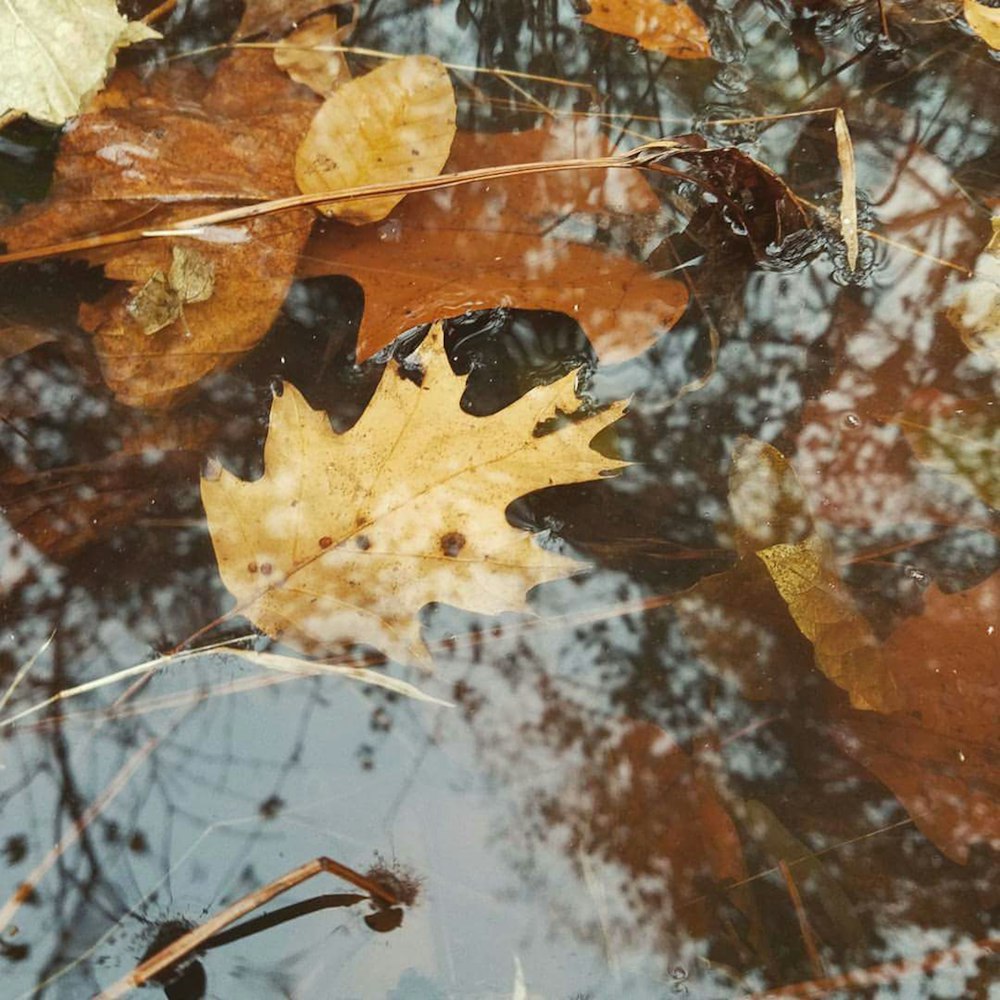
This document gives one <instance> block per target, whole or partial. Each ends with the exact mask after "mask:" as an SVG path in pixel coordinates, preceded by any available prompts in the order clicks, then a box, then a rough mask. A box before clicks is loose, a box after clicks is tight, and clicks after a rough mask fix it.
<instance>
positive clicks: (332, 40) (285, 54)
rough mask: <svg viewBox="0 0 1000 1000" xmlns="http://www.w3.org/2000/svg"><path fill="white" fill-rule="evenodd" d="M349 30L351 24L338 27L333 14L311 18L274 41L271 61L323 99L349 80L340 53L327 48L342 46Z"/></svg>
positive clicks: (345, 61) (345, 62) (344, 60)
mask: <svg viewBox="0 0 1000 1000" xmlns="http://www.w3.org/2000/svg"><path fill="white" fill-rule="evenodd" d="M353 28H354V24H353V23H348V24H345V25H342V26H339V25H338V24H337V18H336V17H334V15H333V14H321V15H320V16H319V17H314V18H311V19H310V20H308V21H307V22H306V23H305V24H304V25H302V27H301V28H298V29H297V30H296V31H293V32H292V33H291V34H290V35H289V36H288V37H287V38H283V39H282V40H281V41H280V42H278V44H277V46H276V47H275V49H274V61H275V63H276V64H277V65H278V66H279V67H280V68H281V69H283V70H284V71H285V72H286V73H287V74H288V75H289V76H290V77H291V78H292V79H293V80H296V81H298V82H299V83H303V84H305V85H306V86H307V87H308V88H309V89H310V90H314V91H316V93H317V94H319V95H320V96H322V97H326V96H327V95H328V94H332V93H333V92H334V91H335V90H336V89H337V87H339V86H340V85H341V84H342V83H346V82H347V81H348V80H349V79H350V78H351V71H350V70H349V69H348V68H347V60H346V59H344V54H343V52H332V51H330V47H331V46H336V45H343V44H344V41H345V39H346V38H347V36H348V35H349V34H350V33H351V31H352V30H353Z"/></svg>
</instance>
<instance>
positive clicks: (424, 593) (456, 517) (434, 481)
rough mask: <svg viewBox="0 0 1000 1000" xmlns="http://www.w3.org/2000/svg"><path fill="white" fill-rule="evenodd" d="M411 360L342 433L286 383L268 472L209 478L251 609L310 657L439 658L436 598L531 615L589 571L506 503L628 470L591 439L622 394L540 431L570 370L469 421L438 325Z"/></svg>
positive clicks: (214, 516)
mask: <svg viewBox="0 0 1000 1000" xmlns="http://www.w3.org/2000/svg"><path fill="white" fill-rule="evenodd" d="M414 364H416V365H418V366H420V369H421V372H420V377H419V383H420V384H419V385H418V384H416V382H414V381H413V380H412V379H410V378H408V377H404V376H403V374H402V372H401V371H393V370H391V368H390V369H389V370H387V371H386V373H385V375H384V376H383V378H382V382H381V384H380V385H379V388H378V390H377V392H376V393H375V396H374V398H373V399H372V401H371V403H370V404H369V406H368V409H367V410H366V411H365V413H364V414H363V415H362V417H361V419H360V420H359V421H358V423H357V424H355V426H354V427H352V428H351V429H350V430H349V431H347V432H346V433H344V434H335V433H334V432H333V431H332V430H331V429H330V426H329V422H328V420H327V417H326V414H325V413H323V412H322V411H317V410H313V409H312V408H310V407H309V405H308V404H307V403H306V402H305V400H304V399H303V398H302V396H301V395H300V394H299V392H298V391H297V390H296V389H295V388H294V386H292V385H289V384H286V386H285V389H284V392H283V394H282V395H280V396H278V397H277V398H276V399H275V400H274V403H273V405H272V408H271V421H270V427H269V430H268V436H267V441H266V444H265V447H264V474H263V476H262V477H261V478H260V479H258V480H257V481H256V482H245V481H242V480H240V479H237V478H236V477H234V476H232V475H231V474H229V473H228V472H225V471H222V472H220V473H219V474H218V475H217V476H207V477H206V478H203V479H202V484H201V492H202V500H203V502H204V505H205V511H206V514H207V516H208V526H209V530H210V532H211V536H212V543H213V545H214V547H215V555H216V558H217V560H218V563H219V572H220V573H221V575H222V580H223V582H224V583H225V585H226V586H227V587H228V588H229V590H230V591H231V593H232V594H233V595H234V596H235V597H236V599H237V602H238V605H237V606H238V609H239V611H240V613H241V614H243V615H245V616H246V617H247V618H249V619H250V620H251V621H252V622H254V624H255V625H257V626H258V627H259V628H261V629H263V630H264V631H265V632H267V633H268V634H269V635H271V636H273V637H275V638H277V637H280V638H281V639H282V640H283V641H284V642H287V643H289V644H290V645H292V646H295V647H297V648H298V649H300V650H303V651H304V652H306V653H310V654H315V653H318V652H326V651H330V650H338V651H339V650H342V649H343V648H344V647H346V646H349V645H352V644H365V645H368V646H374V647H375V648H376V649H378V650H380V651H381V652H383V653H385V654H386V655H387V656H390V657H391V658H393V659H394V660H396V661H398V662H402V663H415V664H420V665H428V664H429V659H430V658H429V654H428V652H427V649H426V646H425V645H424V643H423V640H422V638H421V635H420V623H419V620H418V612H419V611H420V609H421V607H423V606H424V605H425V604H428V603H431V602H445V603H448V604H452V605H456V606H458V607H463V608H468V609H469V610H472V611H476V612H480V613H483V614H497V613H499V612H502V611H525V610H527V604H526V602H525V594H526V591H527V590H528V589H529V588H530V587H533V586H534V585H535V584H538V583H542V582H544V581H548V580H556V579H560V578H562V577H566V576H569V575H571V574H572V573H574V572H577V571H579V570H580V569H581V568H582V567H581V564H580V563H579V562H576V561H574V560H573V559H570V558H568V557H566V556H563V555H559V554H557V553H554V552H551V551H548V550H546V549H543V548H541V547H540V546H538V545H537V544H536V542H535V540H534V539H533V538H532V536H531V535H530V534H529V533H527V532H525V531H521V530H518V529H516V528H514V527H512V526H511V525H510V524H509V523H508V521H507V519H506V517H505V514H504V512H505V509H506V507H507V505H508V504H510V503H511V502H512V501H513V500H515V499H516V498H517V497H519V496H521V495H523V494H525V493H528V492H531V491H532V490H538V489H542V488H544V487H547V486H553V485H556V484H560V483H575V482H585V481H587V480H591V479H596V478H597V477H598V476H599V475H600V474H601V472H602V471H605V470H609V469H615V468H619V467H621V466H623V465H625V464H626V463H624V462H621V461H618V460H615V459H609V458H605V457H604V456H602V455H600V454H598V453H597V452H595V451H593V450H591V449H590V448H589V447H588V445H589V442H590V440H591V439H592V438H593V437H594V435H595V434H596V433H597V432H598V431H599V430H601V429H602V428H604V427H606V426H608V425H609V424H611V423H612V422H614V421H615V420H616V419H617V418H618V417H619V416H621V414H622V413H623V412H624V409H625V404H624V403H618V404H615V405H614V406H612V407H610V408H608V409H606V410H604V411H602V412H600V413H597V414H589V415H584V416H581V417H579V419H573V420H571V421H569V422H567V423H566V424H565V425H564V426H562V427H561V428H560V429H558V430H555V431H552V432H550V433H544V434H540V435H539V436H535V433H536V431H537V430H538V428H539V425H540V424H543V423H545V422H546V421H548V420H551V419H553V418H556V417H557V416H558V415H560V414H567V413H571V412H572V411H575V410H576V409H577V399H576V395H575V392H574V387H573V384H574V379H575V375H574V374H573V373H571V374H569V375H567V376H565V377H564V378H562V379H560V380H559V381H558V382H555V383H554V384H552V385H549V386H543V387H538V388H536V389H533V390H532V391H531V392H529V393H528V394H527V395H525V396H524V397H522V398H521V399H520V400H518V401H517V402H515V403H513V404H512V405H511V406H509V407H507V408H506V409H505V410H502V411H500V412H499V413H496V414H493V415H491V416H488V417H474V416H470V415H469V414H467V413H465V412H463V410H462V409H461V406H460V400H461V396H462V392H463V390H464V388H465V380H464V379H462V378H457V377H456V376H455V375H454V374H453V373H452V371H451V368H450V365H449V363H448V359H447V357H446V355H445V353H444V347H443V333H442V330H441V326H440V324H436V325H435V326H434V328H433V329H432V331H431V333H430V334H429V335H428V337H427V339H426V340H425V341H424V343H423V344H422V345H421V347H420V349H419V350H418V352H417V353H416V354H415V355H413V356H412V357H411V358H410V359H408V362H407V365H408V368H407V370H409V369H410V366H412V365H414Z"/></svg>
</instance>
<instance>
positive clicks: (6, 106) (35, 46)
mask: <svg viewBox="0 0 1000 1000" xmlns="http://www.w3.org/2000/svg"><path fill="white" fill-rule="evenodd" d="M159 37H160V34H159V32H157V31H154V30H153V29H152V28H150V27H147V26H146V25H145V24H142V23H141V22H138V21H127V20H126V19H125V18H124V17H122V16H121V14H119V13H118V8H117V7H116V6H115V3H114V0H4V2H3V3H2V4H0V39H3V46H2V47H3V51H2V53H0V120H6V119H8V118H9V117H10V114H11V113H12V112H13V113H20V114H26V115H29V116H30V117H32V118H35V119H37V120H38V121H40V122H46V123H48V124H50V125H61V124H63V122H65V121H66V120H67V119H68V118H72V117H73V116H74V115H76V114H79V112H80V108H81V106H82V105H83V104H84V103H85V102H86V100H87V98H88V97H89V96H90V95H91V94H93V93H94V91H96V90H97V89H98V88H99V87H100V86H101V84H103V83H104V78H105V76H106V75H107V72H108V69H109V68H110V67H111V66H112V65H114V61H115V53H116V52H117V51H118V49H120V48H122V47H123V46H126V45H132V44H134V43H135V42H141V41H143V40H144V39H146V38H159Z"/></svg>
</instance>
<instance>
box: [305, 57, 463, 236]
mask: <svg viewBox="0 0 1000 1000" xmlns="http://www.w3.org/2000/svg"><path fill="white" fill-rule="evenodd" d="M455 110H456V109H455V93H454V91H453V90H452V87H451V80H450V79H449V77H448V71H447V69H445V67H444V65H443V64H442V63H441V62H440V60H438V59H435V58H434V57H433V56H406V57H405V58H403V59H397V60H394V61H393V62H389V63H386V64H385V65H384V66H380V67H379V68H378V69H376V70H373V71H372V72H371V73H367V74H365V76H362V77H360V78H358V79H357V80H351V81H350V82H349V83H346V84H344V85H343V86H342V87H340V88H339V89H338V90H337V91H335V92H334V93H333V94H332V95H331V96H330V97H328V98H327V100H326V103H325V104H324V105H323V106H322V107H321V108H320V109H319V111H317V112H316V117H315V118H314V119H313V121H312V124H311V125H310V126H309V131H308V132H307V133H306V137H305V138H304V139H303V140H302V143H301V145H300V146H299V149H298V152H297V153H296V154H295V179H296V180H297V181H298V185H299V189H300V190H301V191H303V192H304V193H305V194H320V193H322V192H326V191H330V192H333V191H341V190H343V189H345V188H351V187H359V186H361V185H363V184H381V183H391V182H392V181H407V180H419V179H420V178H423V177H434V176H436V175H437V174H439V173H440V172H441V168H442V167H443V166H444V165H445V161H446V160H447V159H448V152H449V150H450V149H451V143H452V140H453V139H454V138H455ZM402 199H403V195H389V196H387V197H382V198H366V199H364V200H362V201H348V202H342V203H340V204H335V205H327V206H322V205H321V206H319V211H320V212H322V213H323V214H324V215H327V216H329V217H330V218H335V219H342V220H344V221H345V222H351V223H354V224H355V225H361V224H363V223H366V222H377V221H378V220H379V219H384V218H385V217H386V216H387V215H388V214H389V213H390V212H391V211H392V210H393V209H394V208H395V207H396V206H397V205H398V204H399V202H400V201H402Z"/></svg>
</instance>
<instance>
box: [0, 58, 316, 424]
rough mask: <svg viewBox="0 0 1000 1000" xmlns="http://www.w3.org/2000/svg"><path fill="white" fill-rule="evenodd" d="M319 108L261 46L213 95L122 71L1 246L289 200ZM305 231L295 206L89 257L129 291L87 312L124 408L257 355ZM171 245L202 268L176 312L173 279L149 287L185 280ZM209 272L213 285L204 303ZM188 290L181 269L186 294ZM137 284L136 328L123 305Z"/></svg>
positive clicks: (190, 84) (168, 398)
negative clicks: (39, 200)
mask: <svg viewBox="0 0 1000 1000" xmlns="http://www.w3.org/2000/svg"><path fill="white" fill-rule="evenodd" d="M181 96H182V97H183V100H181V99H179V98H180V97H181ZM318 103H319V102H318V100H317V98H316V97H315V96H314V95H313V94H311V93H310V92H309V91H307V90H306V89H305V88H303V87H301V86H300V85H298V84H296V83H294V82H293V81H292V80H290V79H289V78H288V77H287V76H286V75H285V74H284V73H282V72H281V71H280V70H279V69H278V68H277V67H276V66H275V65H274V62H273V60H272V58H271V56H270V53H268V52H265V51H250V50H238V51H236V52H234V53H232V54H231V55H230V56H229V58H227V59H226V60H225V61H224V62H223V63H222V64H221V66H220V67H219V69H218V71H217V72H216V74H215V77H214V79H213V80H212V82H211V84H210V85H208V86H206V85H205V83H204V82H203V81H202V80H201V79H199V75H198V74H193V73H192V72H191V71H190V69H189V68H185V67H170V68H169V69H167V70H164V71H161V73H157V74H154V75H153V76H152V77H151V78H150V80H149V82H148V83H147V84H143V83H140V82H139V81H138V80H137V79H136V78H135V77H134V76H133V75H131V74H129V73H120V74H117V75H116V77H115V79H114V81H113V82H112V84H111V86H110V87H109V90H108V92H106V93H105V94H104V95H103V96H102V99H101V101H100V102H98V103H97V104H96V105H95V110H94V111H92V112H88V113H87V114H85V115H83V116H82V117H81V118H80V119H79V121H78V122H77V123H76V127H75V128H74V129H73V130H72V131H70V132H69V133H67V135H66V136H65V137H64V141H63V144H62V147H61V149H60V154H59V157H58V159H57V163H56V181H55V183H54V185H53V190H52V194H51V196H50V198H49V199H48V200H47V201H46V202H45V203H43V204H41V205H39V206H37V207H34V208H31V209H26V210H25V211H23V212H21V213H19V214H18V215H17V216H15V217H14V218H13V219H11V220H10V222H9V223H8V224H7V225H6V226H4V227H0V239H2V240H3V241H5V242H6V243H7V244H8V246H9V247H10V248H11V249H17V248H24V247H29V246H33V245H39V244H43V243H47V242H51V241H52V240H53V239H61V238H65V239H71V238H75V237H78V236H84V235H91V234H93V233H95V232H105V231H109V230H112V229H115V228H117V227H121V226H127V225H129V224H134V223H135V222H136V221H137V220H139V219H141V220H142V221H143V223H144V224H148V225H149V226H150V227H151V228H155V227H157V226H160V225H166V224H168V223H170V222H172V221H174V220H176V219H183V218H188V217H191V216H192V215H196V214H198V212H199V211H208V210H211V209H212V208H214V207H223V206H226V205H231V204H232V201H231V199H239V200H244V199H247V198H250V199H255V198H274V197H280V196H283V195H289V194H293V193H295V182H294V174H293V169H292V167H293V158H294V150H295V147H296V145H297V144H298V142H299V139H300V137H301V135H302V134H303V133H304V131H305V129H306V127H307V125H308V122H309V120H310V118H311V117H312V115H313V113H314V112H315V109H316V108H317V106H318ZM220 199H225V200H224V201H222V200H220ZM310 224H311V213H309V212H306V211H303V212H298V213H291V214H286V215H282V216H273V217H266V218H260V219H255V220H252V221H249V222H245V223H242V224H240V225H239V226H232V227H229V228H228V229H227V228H220V229H218V230H217V231H214V232H210V233H208V234H206V235H207V236H209V237H211V238H212V239H213V242H208V241H207V240H196V239H193V238H178V239H171V240H158V241H147V242H144V243H139V244H133V245H130V246H126V247H124V249H123V248H113V249H106V250H103V251H98V252H95V253H93V254H92V255H90V257H89V259H90V260H91V261H92V262H94V263H103V264H104V265H105V273H106V274H107V276H108V277H109V278H112V279H115V280H117V281H120V282H123V283H126V284H121V285H119V286H118V287H116V288H115V289H114V290H113V291H111V292H110V293H108V295H107V296H105V297H104V298H103V299H102V300H100V301H99V302H98V303H96V304H93V305H87V306H85V307H84V308H82V310H81V323H82V325H83V326H84V327H85V328H86V329H88V330H90V331H91V332H93V333H94V334H95V347H96V350H97V353H98V356H99V358H100V361H101V367H102V370H103V372H104V375H105V378H106V380H107V382H108V384H109V386H111V388H112V389H113V391H114V392H115V393H116V395H117V396H118V397H119V399H121V400H122V401H123V402H126V403H129V404H130V405H133V406H147V407H164V406H169V405H171V404H172V403H173V402H174V401H175V400H176V398H177V397H178V395H179V394H180V393H182V392H183V391H184V390H185V389H187V388H188V387H189V386H191V385H192V384H194V383H195V382H197V381H198V380H199V379H200V378H202V377H203V376H205V375H207V374H209V373H210V372H213V371H216V370H218V369H220V368H224V367H226V366H227V365H229V364H232V363H233V362H234V361H235V360H237V359H238V358H239V356H240V354H241V353H242V352H244V351H246V350H248V349H249V348H251V347H253V346H254V345H255V344H256V343H257V342H258V341H259V340H260V339H261V337H263V336H264V334H265V333H266V332H267V330H268V328H269V327H270V325H271V322H272V321H273V319H274V317H275V315H276V314H277V311H278V309H279V308H280V306H281V302H282V300H283V299H284V296H285V293H286V291H287V289H288V286H289V285H290V283H291V280H292V275H293V273H294V269H295V264H296V261H297V258H298V255H299V252H300V251H301V249H302V247H303V246H304V244H305V241H306V239H307V237H308V234H309V229H310ZM174 248H176V249H178V250H179V251H180V252H181V254H182V259H186V260H188V261H201V272H202V279H201V291H198V290H195V289H193V286H192V287H187V289H186V292H185V295H187V296H188V297H187V300H186V301H187V304H186V305H185V306H184V315H183V317H182V316H181V315H180V308H179V304H178V303H177V302H176V299H177V298H178V296H177V295H175V294H173V293H172V292H171V288H170V282H169V280H166V278H165V277H164V278H160V279H158V278H156V275H157V273H158V272H159V274H160V275H162V276H167V275H169V274H170V272H171V269H172V268H174V273H175V276H176V277H177V278H178V280H182V279H181V278H180V272H179V271H178V270H177V266H176V265H175V264H174V260H175V257H174V253H173V250H174ZM189 270H191V269H190V268H185V272H187V271H189ZM209 270H211V271H212V272H213V274H214V287H213V290H212V294H211V296H210V297H209V298H207V299H205V298H202V297H201V296H203V295H204V294H205V292H206V291H207V284H206V283H205V281H204V275H205V274H206V273H207V272H208V271H209ZM150 281H152V282H153V284H152V285H149V283H150ZM196 281H197V279H196V278H195V276H194V275H193V274H188V273H185V276H184V278H183V283H184V284H185V285H189V286H190V285H191V283H193V282H196ZM144 286H149V287H148V290H147V293H146V294H145V295H144V296H142V297H141V298H140V306H139V307H138V311H139V313H140V317H139V321H138V322H137V320H136V317H135V315H134V314H135V312H136V308H137V307H135V306H133V308H132V310H131V311H130V309H129V304H130V303H133V302H134V299H135V297H136V295H137V294H139V293H140V292H141V290H142V289H143V287H144ZM174 291H176V289H174ZM191 296H194V297H191ZM181 297H182V298H183V296H181ZM142 298H147V299H150V300H152V299H154V298H158V299H159V300H160V302H161V305H162V306H164V307H165V308H164V310H163V311H162V313H161V314H160V317H159V319H157V320H155V321H152V320H149V321H147V319H146V318H145V317H146V314H147V312H149V313H150V314H151V313H153V312H156V310H155V309H151V310H146V308H145V307H144V306H142V304H141V303H142ZM173 307H176V308H173ZM168 319H169V322H167V325H165V326H161V322H163V321H166V320H168ZM144 328H145V329H146V330H150V331H152V330H154V329H155V330H156V335H155V336H154V337H150V336H148V335H147V333H146V332H144Z"/></svg>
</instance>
